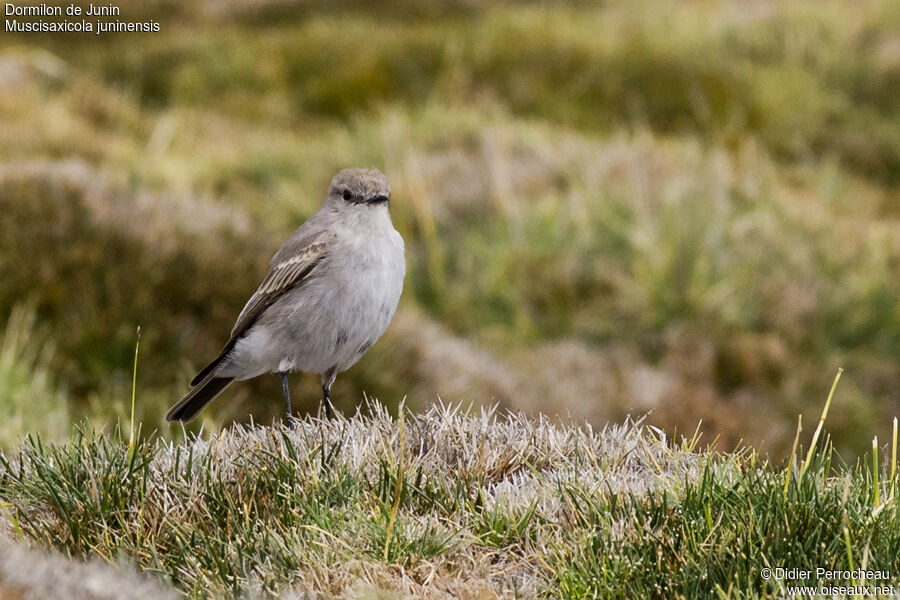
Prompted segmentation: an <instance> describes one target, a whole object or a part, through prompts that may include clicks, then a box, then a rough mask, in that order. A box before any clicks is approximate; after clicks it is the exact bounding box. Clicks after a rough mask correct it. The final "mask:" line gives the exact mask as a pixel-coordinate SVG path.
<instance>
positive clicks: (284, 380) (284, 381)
mask: <svg viewBox="0 0 900 600" xmlns="http://www.w3.org/2000/svg"><path fill="white" fill-rule="evenodd" d="M280 375H281V391H283V392H284V410H285V411H287V419H288V427H290V428H291V429H293V428H294V418H293V415H292V414H291V412H292V411H291V389H290V388H289V387H288V374H287V371H281V372H280Z"/></svg>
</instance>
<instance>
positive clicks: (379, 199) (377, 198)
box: [366, 196, 390, 204]
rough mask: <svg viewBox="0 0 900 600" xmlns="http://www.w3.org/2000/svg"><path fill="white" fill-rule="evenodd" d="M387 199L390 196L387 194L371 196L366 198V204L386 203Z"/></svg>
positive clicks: (388, 199)
mask: <svg viewBox="0 0 900 600" xmlns="http://www.w3.org/2000/svg"><path fill="white" fill-rule="evenodd" d="M388 201H390V198H388V197H387V196H373V197H371V198H369V199H368V200H366V202H367V203H368V204H382V203H384V204H387V203H388Z"/></svg>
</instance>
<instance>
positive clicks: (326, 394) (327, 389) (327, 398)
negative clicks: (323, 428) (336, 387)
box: [322, 385, 334, 421]
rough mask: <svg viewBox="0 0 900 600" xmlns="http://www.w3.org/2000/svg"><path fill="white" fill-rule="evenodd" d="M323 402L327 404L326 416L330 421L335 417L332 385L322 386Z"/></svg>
mask: <svg viewBox="0 0 900 600" xmlns="http://www.w3.org/2000/svg"><path fill="white" fill-rule="evenodd" d="M322 404H324V405H325V416H326V417H328V420H329V421H330V420H331V419H333V418H334V409H332V408H331V386H325V385H323V386H322Z"/></svg>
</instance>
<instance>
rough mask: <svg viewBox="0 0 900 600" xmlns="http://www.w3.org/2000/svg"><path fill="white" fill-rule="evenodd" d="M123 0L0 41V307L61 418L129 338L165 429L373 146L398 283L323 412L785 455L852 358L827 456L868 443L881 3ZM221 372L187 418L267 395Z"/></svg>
mask: <svg viewBox="0 0 900 600" xmlns="http://www.w3.org/2000/svg"><path fill="white" fill-rule="evenodd" d="M121 6H122V13H123V18H128V19H135V20H139V19H150V18H153V19H155V20H158V21H160V22H161V24H162V30H161V32H160V33H158V34H118V35H105V36H93V35H85V36H75V35H70V36H55V37H54V36H35V35H27V36H6V37H4V38H3V40H0V317H3V318H5V317H6V316H7V315H9V314H10V311H11V310H12V309H13V307H15V306H18V305H19V304H20V303H21V302H22V300H23V299H28V300H29V301H30V302H32V303H33V305H34V307H35V311H36V315H37V317H38V320H39V323H40V326H41V327H42V328H45V329H46V330H47V331H48V335H49V336H50V339H52V340H53V342H54V345H55V346H56V348H57V352H56V353H55V354H54V356H53V357H52V358H48V359H47V360H46V364H45V365H44V364H43V363H42V367H46V368H47V369H49V370H50V371H51V372H52V373H53V374H54V376H55V377H57V378H58V379H59V382H60V385H61V386H63V387H64V389H67V390H69V394H70V395H69V404H70V408H71V410H72V411H73V414H76V415H79V414H85V413H88V414H92V415H94V416H96V417H98V418H101V417H102V418H109V419H112V418H114V417H116V416H118V417H121V416H123V415H124V414H126V413H125V409H124V407H125V403H126V399H127V398H128V397H130V395H129V394H128V391H129V390H130V357H131V356H132V353H133V345H134V330H135V327H136V325H138V324H140V325H141V326H142V328H143V330H144V331H145V336H146V337H145V338H144V342H146V344H144V342H142V357H141V365H140V367H139V374H138V381H139V386H138V387H139V393H138V398H139V400H140V402H141V405H140V407H139V416H141V417H142V418H143V420H144V422H145V430H152V428H153V427H164V425H163V424H162V422H161V416H160V415H161V414H162V413H163V412H164V410H163V407H164V406H166V405H167V404H170V403H171V402H173V401H174V400H175V399H177V398H178V397H179V395H180V394H181V393H182V392H183V391H184V389H185V384H186V382H187V380H188V379H189V377H190V376H191V375H192V371H193V369H195V368H198V367H201V366H202V365H203V364H204V361H205V360H207V359H209V358H211V357H213V356H214V355H215V354H216V352H217V351H218V350H219V347H220V345H221V344H222V343H223V342H224V341H225V339H226V336H227V332H228V331H229V329H230V326H231V324H232V322H233V319H234V317H235V316H236V314H237V313H238V311H239V310H240V307H241V306H242V303H243V302H244V301H245V300H246V297H247V296H248V294H249V293H250V291H252V289H254V287H255V285H256V284H257V283H258V280H259V278H260V277H261V276H262V273H263V269H264V265H265V262H266V261H267V260H268V258H269V257H270V256H271V253H272V252H273V251H274V250H275V249H276V248H277V246H278V245H279V243H280V242H281V240H282V239H283V238H284V237H285V236H286V235H288V234H289V232H290V231H291V230H292V229H293V228H295V227H296V226H297V225H298V224H299V223H300V222H302V220H303V219H304V218H306V217H307V216H308V215H309V214H311V213H312V212H313V211H314V210H315V209H316V208H317V206H318V203H319V202H320V201H321V197H322V195H323V194H324V191H325V189H326V186H327V183H328V180H329V178H330V177H331V176H332V175H333V174H334V173H335V172H336V171H337V170H338V169H340V168H342V167H345V166H349V165H375V166H378V167H380V168H382V169H383V170H384V171H385V172H386V173H387V174H388V176H389V177H390V179H391V182H392V185H393V189H394V202H392V211H393V215H394V220H395V222H396V224H397V226H398V228H399V229H400V230H401V232H402V233H403V235H404V237H405V239H406V241H407V253H408V260H409V277H408V280H407V286H406V292H405V294H404V299H403V303H402V306H401V311H400V313H399V314H398V317H397V322H396V323H395V324H394V325H393V326H392V328H391V329H390V330H389V332H388V333H387V334H386V336H385V339H384V340H383V341H382V342H381V343H379V344H377V345H376V346H375V347H374V348H373V349H372V351H371V352H370V353H369V354H368V355H367V356H366V358H365V359H364V360H363V361H361V363H360V364H359V365H357V366H356V367H354V368H353V369H351V371H349V372H348V373H346V374H344V375H342V376H341V377H340V378H339V379H338V383H337V388H336V390H335V396H336V397H337V398H338V405H339V406H341V407H342V408H344V409H345V410H346V409H349V408H351V407H353V406H355V405H356V404H357V402H358V400H359V399H360V398H361V397H362V393H363V391H366V392H368V393H370V394H372V395H374V396H376V397H378V398H380V399H381V400H382V401H384V402H386V403H387V404H389V405H396V403H397V402H398V401H399V400H400V399H401V398H402V397H403V396H408V402H409V403H410V405H412V406H422V405H425V404H428V403H430V402H432V401H433V400H434V399H435V398H436V397H437V395H438V394H440V395H442V396H443V397H445V398H447V399H449V400H465V401H472V402H483V403H486V402H490V401H500V402H502V403H504V404H505V405H507V406H512V407H519V408H525V409H528V410H534V411H538V410H540V411H542V412H545V413H549V414H560V415H563V416H565V415H569V416H571V417H572V418H575V419H590V420H592V421H594V422H604V421H606V420H607V419H618V418H621V417H622V416H623V415H624V414H626V413H634V414H642V413H644V412H646V411H648V410H651V411H653V412H652V415H651V421H652V422H654V423H655V424H658V425H661V426H664V427H666V428H668V429H671V428H674V427H677V428H678V429H679V430H691V431H692V430H693V429H694V426H695V425H696V423H697V420H698V419H703V420H704V422H705V423H706V425H705V427H704V429H706V430H707V431H709V432H711V433H714V434H719V435H720V436H721V440H722V443H723V444H725V445H733V444H736V443H737V442H738V441H739V440H743V441H744V442H750V443H760V442H763V441H764V442H766V444H767V446H766V448H767V450H769V451H772V452H775V453H779V452H786V451H787V450H788V449H789V447H790V442H791V440H792V439H793V433H794V425H795V416H796V414H797V413H802V414H804V415H805V416H807V419H808V422H809V423H811V422H813V419H814V418H815V415H816V414H817V407H819V406H820V405H821V401H822V398H823V397H824V395H825V393H826V391H827V386H828V385H829V383H830V381H831V377H832V376H833V374H834V371H835V369H836V368H837V367H838V366H843V367H845V368H846V372H845V376H844V380H843V381H842V384H841V388H840V390H839V396H838V400H837V401H836V403H835V407H834V411H835V412H834V413H833V415H832V417H831V418H830V420H829V428H830V430H831V432H832V434H833V436H834V439H835V442H836V444H837V447H838V448H839V449H840V450H842V451H844V452H847V453H849V454H851V455H852V454H853V453H856V452H860V451H862V450H864V449H865V448H866V447H867V444H868V439H870V438H869V437H868V436H869V435H870V432H871V431H876V432H878V433H880V434H882V435H883V436H884V437H886V434H887V427H888V422H889V419H888V417H889V416H891V415H894V414H896V413H897V412H898V409H900V394H898V392H897V390H898V389H900V362H898V360H897V356H898V355H900V221H898V215H900V211H898V209H897V206H898V205H897V200H898V198H900V193H898V190H900V187H898V185H900V99H898V95H897V93H896V90H897V89H898V86H900V37H898V35H897V31H900V6H898V4H897V3H895V2H889V1H887V0H868V1H864V2H854V3H851V2H847V1H839V2H837V1H835V2H795V3H774V2H754V3H749V4H748V3H744V2H730V3H714V2H706V1H691V2H624V1H612V2H606V3H603V4H594V3H574V4H563V3H530V2H506V3H498V4H497V3H487V2H479V1H477V0H468V1H466V0H459V1H451V0H446V1H443V0H440V1H439V0H435V1H431V2H423V3H420V2H403V3H399V4H398V3H369V2H365V3H364V2H339V3H325V2H312V1H291V0H256V1H254V2H236V1H231V0H221V1H215V0H209V1H207V2H194V3H171V2H149V3H147V2H143V3H137V2H131V1H128V2H123V3H121ZM264 379H273V378H264ZM302 382H303V383H299V384H297V383H295V385H302V386H303V387H302V392H300V394H299V395H300V396H301V397H303V398H304V399H305V401H306V404H305V407H306V408H307V409H313V408H314V407H315V406H316V402H317V401H318V398H317V393H316V392H315V390H316V389H317V387H316V386H314V385H312V384H311V378H306V379H302ZM235 388H236V389H235V391H233V392H229V393H228V394H226V395H225V396H223V399H222V400H220V401H218V402H217V404H216V407H214V408H212V409H211V410H210V411H208V413H206V414H205V416H204V419H205V420H204V421H203V422H204V423H205V424H206V426H208V427H219V426H221V425H222V424H223V423H226V422H228V420H229V419H231V418H246V417H245V415H246V414H247V412H248V410H249V409H252V410H253V411H254V413H255V415H256V419H257V420H260V421H261V420H268V419H271V418H272V416H274V415H277V414H278V411H279V409H280V404H279V403H278V402H272V401H267V400H266V398H268V397H269V396H271V395H277V393H278V391H277V382H276V381H258V382H254V383H252V384H245V385H242V386H235ZM170 431H171V432H172V433H176V432H175V430H174V429H172V430H170ZM859 431H865V432H866V435H865V436H860V435H858V433H857V432H859Z"/></svg>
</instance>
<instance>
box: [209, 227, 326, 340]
mask: <svg viewBox="0 0 900 600" xmlns="http://www.w3.org/2000/svg"><path fill="white" fill-rule="evenodd" d="M329 241H330V240H328V239H325V240H320V241H316V242H313V243H311V244H308V245H307V246H305V247H303V248H302V249H300V250H299V251H297V252H295V253H292V255H291V256H290V257H289V258H285V259H283V260H281V261H279V262H277V263H275V264H273V265H272V267H271V268H270V269H269V272H268V273H267V274H266V277H265V279H263V282H262V283H261V284H260V285H259V288H258V289H257V290H256V292H254V293H253V295H252V296H251V297H250V300H248V301H247V304H246V306H244V310H242V311H241V314H240V315H238V318H237V322H236V323H235V324H234V328H233V329H232V330H231V339H230V340H228V344H227V346H226V347H228V346H231V345H232V344H234V342H235V341H237V339H238V338H239V337H241V335H243V333H244V332H245V331H246V330H247V328H248V327H250V326H251V325H252V324H253V322H254V321H255V320H256V319H257V317H259V315H260V313H262V311H264V310H265V309H266V308H267V307H269V306H271V304H272V303H273V302H275V300H277V299H278V298H279V297H280V296H281V295H282V294H284V293H285V292H286V291H288V290H290V289H292V288H294V287H296V286H297V285H299V284H300V283H302V282H303V280H304V279H306V277H307V276H308V275H309V274H310V273H311V272H312V270H313V269H315V268H316V265H318V264H319V263H320V262H321V261H322V259H323V258H325V256H326V254H327V253H328V249H329V246H330V245H331V244H330V243H329Z"/></svg>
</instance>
